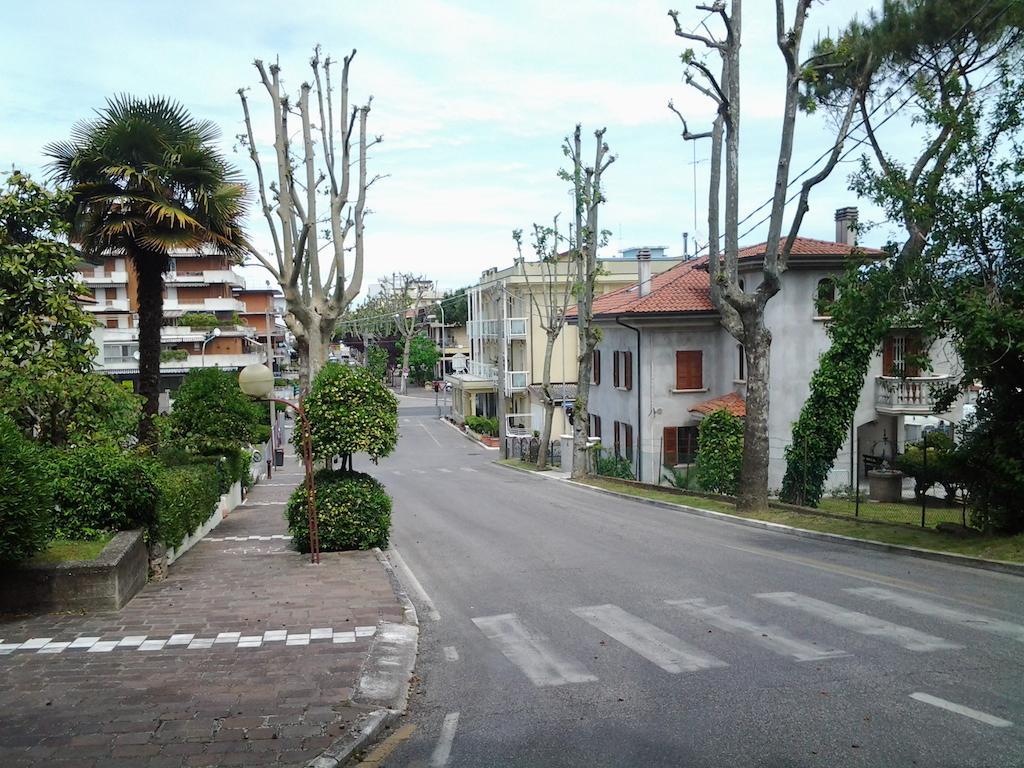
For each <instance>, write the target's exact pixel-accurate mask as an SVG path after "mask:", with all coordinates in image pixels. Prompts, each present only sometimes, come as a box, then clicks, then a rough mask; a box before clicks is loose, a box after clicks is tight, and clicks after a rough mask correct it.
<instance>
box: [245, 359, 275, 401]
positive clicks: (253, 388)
mask: <svg viewBox="0 0 1024 768" xmlns="http://www.w3.org/2000/svg"><path fill="white" fill-rule="evenodd" d="M238 386H239V388H240V389H241V390H242V391H243V392H244V393H245V394H247V395H249V397H267V396H268V395H269V394H270V393H271V392H272V391H273V390H274V372H273V371H272V370H270V369H269V368H267V366H265V365H263V364H262V363H254V364H253V365H247V366H245V368H243V369H242V371H241V373H239V374H238Z"/></svg>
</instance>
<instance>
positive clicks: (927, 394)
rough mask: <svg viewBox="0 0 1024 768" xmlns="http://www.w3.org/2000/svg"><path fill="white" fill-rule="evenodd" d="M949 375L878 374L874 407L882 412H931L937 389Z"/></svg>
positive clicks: (941, 387) (941, 386)
mask: <svg viewBox="0 0 1024 768" xmlns="http://www.w3.org/2000/svg"><path fill="white" fill-rule="evenodd" d="M951 379H952V377H951V376H928V377H924V376H908V377H907V378H901V377H899V376H879V377H878V378H877V379H875V409H876V410H878V411H881V412H882V413H931V412H932V410H933V408H934V406H935V398H936V393H937V391H938V390H940V389H943V388H944V387H946V386H948V385H949V383H950V380H951Z"/></svg>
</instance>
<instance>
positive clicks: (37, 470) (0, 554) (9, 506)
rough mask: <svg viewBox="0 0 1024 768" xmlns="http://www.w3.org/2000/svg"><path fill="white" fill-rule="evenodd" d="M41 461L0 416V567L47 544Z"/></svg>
mask: <svg viewBox="0 0 1024 768" xmlns="http://www.w3.org/2000/svg"><path fill="white" fill-rule="evenodd" d="M40 459H41V456H40V451H39V450H38V449H37V448H36V447H35V446H34V445H32V444H31V443H30V442H29V441H28V440H26V439H25V438H23V437H22V436H21V434H20V433H19V432H18V429H17V427H15V425H14V422H12V421H11V420H10V419H7V418H3V417H0V565H3V564H7V563H15V562H18V561H19V560H24V559H25V558H27V557H31V556H32V555H34V554H35V553H36V552H38V551H39V550H41V549H43V548H44V547H45V546H46V542H47V541H48V538H49V527H50V519H49V518H50V509H51V502H50V488H49V485H48V483H47V480H46V476H45V473H44V471H43V465H42V463H41V460H40Z"/></svg>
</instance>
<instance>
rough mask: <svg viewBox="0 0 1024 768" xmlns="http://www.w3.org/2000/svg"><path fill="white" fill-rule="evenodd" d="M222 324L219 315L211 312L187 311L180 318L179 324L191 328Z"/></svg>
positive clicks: (212, 326)
mask: <svg viewBox="0 0 1024 768" xmlns="http://www.w3.org/2000/svg"><path fill="white" fill-rule="evenodd" d="M220 324H221V321H220V320H218V319H217V316H216V315H214V314H212V313H210V312H186V313H185V314H183V315H182V316H181V317H179V318H178V325H185V326H188V327H189V328H216V327H217V326H218V325H220Z"/></svg>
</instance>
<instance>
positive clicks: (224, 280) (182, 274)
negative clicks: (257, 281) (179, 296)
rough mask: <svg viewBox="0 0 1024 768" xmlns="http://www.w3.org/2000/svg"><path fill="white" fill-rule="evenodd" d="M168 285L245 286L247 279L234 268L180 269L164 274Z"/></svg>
mask: <svg viewBox="0 0 1024 768" xmlns="http://www.w3.org/2000/svg"><path fill="white" fill-rule="evenodd" d="M164 283H165V284H167V285H175V286H177V285H230V286H233V287H236V288H244V287H245V280H244V279H243V278H242V276H241V275H239V274H238V273H236V272H235V271H234V270H233V269H203V270H195V271H192V272H188V271H182V270H178V271H176V272H168V273H167V274H166V275H164Z"/></svg>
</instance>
